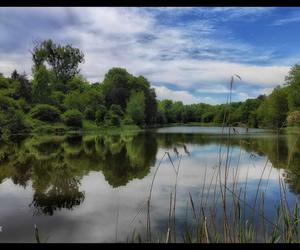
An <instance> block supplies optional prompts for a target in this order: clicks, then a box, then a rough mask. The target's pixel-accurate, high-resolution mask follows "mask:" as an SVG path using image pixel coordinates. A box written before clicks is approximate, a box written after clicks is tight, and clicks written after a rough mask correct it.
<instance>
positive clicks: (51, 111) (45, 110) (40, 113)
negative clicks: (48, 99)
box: [31, 104, 60, 122]
mask: <svg viewBox="0 0 300 250" xmlns="http://www.w3.org/2000/svg"><path fill="white" fill-rule="evenodd" d="M31 117H32V118H34V119H38V120H41V121H46V122H56V121H59V119H60V111H59V110H58V109H57V108H56V107H54V106H51V105H48V104H38V105H36V106H35V107H34V108H33V109H32V110H31Z"/></svg>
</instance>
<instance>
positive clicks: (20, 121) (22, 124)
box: [0, 107, 31, 134]
mask: <svg viewBox="0 0 300 250" xmlns="http://www.w3.org/2000/svg"><path fill="white" fill-rule="evenodd" d="M0 130H1V133H3V132H4V131H7V132H8V133H9V134H20V133H28V132H30V130H31V128H30V125H29V124H28V123H27V122H26V121H25V115H24V113H23V112H22V111H21V110H15V109H14V108H12V107H10V108H8V110H6V111H5V112H3V111H0Z"/></svg>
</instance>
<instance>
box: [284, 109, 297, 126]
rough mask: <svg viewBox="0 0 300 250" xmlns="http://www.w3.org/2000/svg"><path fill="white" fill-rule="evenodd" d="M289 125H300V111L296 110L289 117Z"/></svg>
mask: <svg viewBox="0 0 300 250" xmlns="http://www.w3.org/2000/svg"><path fill="white" fill-rule="evenodd" d="M287 122H288V125H299V124H300V111H294V112H292V113H290V114H289V116H288V117H287Z"/></svg>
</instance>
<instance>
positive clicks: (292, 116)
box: [0, 40, 300, 135]
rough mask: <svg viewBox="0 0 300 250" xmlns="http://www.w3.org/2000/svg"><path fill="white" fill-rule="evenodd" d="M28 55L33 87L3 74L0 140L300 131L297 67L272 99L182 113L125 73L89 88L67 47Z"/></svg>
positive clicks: (46, 47)
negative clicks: (170, 131)
mask: <svg viewBox="0 0 300 250" xmlns="http://www.w3.org/2000/svg"><path fill="white" fill-rule="evenodd" d="M31 53H32V61H33V66H32V79H28V77H27V76H26V74H25V73H23V74H20V73H19V72H17V71H16V70H14V71H13V72H12V74H11V76H10V77H6V76H4V75H2V74H0V107H1V109H0V131H1V135H3V134H18V133H28V132H30V131H32V132H38V131H43V132H59V131H61V132H62V131H68V130H89V129H90V128H92V129H97V128H103V127H122V126H133V127H135V128H136V126H138V127H149V126H155V125H163V124H169V123H210V124H211V123H213V124H223V122H225V124H226V125H233V126H247V127H269V128H281V127H285V126H287V125H299V124H300V94H299V93H300V65H295V66H293V67H292V69H291V71H290V72H289V75H288V76H287V77H286V84H285V85H284V86H281V87H280V86H278V87H277V88H275V89H274V90H273V91H272V93H271V94H270V95H269V96H265V95H260V96H258V97H257V98H255V99H248V100H246V101H244V102H235V103H230V104H220V105H210V104H205V103H199V104H191V105H184V104H183V103H182V102H179V101H172V100H158V99H157V98H156V93H155V90H154V88H152V87H151V84H150V82H149V81H148V80H147V79H146V78H145V77H143V76H134V75H132V74H130V73H129V72H127V71H126V69H122V68H112V69H110V70H109V71H108V72H107V73H106V74H105V77H104V80H103V81H102V82H94V83H91V82H88V81H87V80H86V79H85V78H84V77H83V76H82V75H81V74H80V70H79V64H80V63H83V62H84V54H83V53H82V52H81V51H80V50H79V49H78V48H74V47H73V46H71V45H66V46H62V45H59V44H55V43H54V42H53V41H51V40H45V41H43V42H40V43H37V44H36V45H35V47H34V48H33V50H32V51H31ZM225 113H228V114H229V115H228V116H227V115H224V114H225ZM224 117H226V120H225V121H223V118H224Z"/></svg>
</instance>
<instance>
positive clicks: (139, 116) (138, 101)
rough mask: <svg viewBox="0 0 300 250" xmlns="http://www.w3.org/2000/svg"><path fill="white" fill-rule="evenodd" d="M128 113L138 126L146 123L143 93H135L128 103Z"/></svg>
mask: <svg viewBox="0 0 300 250" xmlns="http://www.w3.org/2000/svg"><path fill="white" fill-rule="evenodd" d="M126 113H127V115H128V116H129V118H131V119H132V120H133V122H134V123H135V124H137V125H143V124H144V122H145V95H144V93H143V92H133V93H132V94H131V96H130V99H129V101H128V103H127V108H126Z"/></svg>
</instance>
